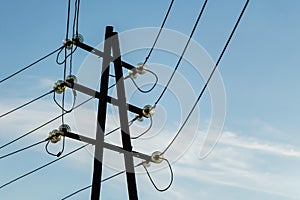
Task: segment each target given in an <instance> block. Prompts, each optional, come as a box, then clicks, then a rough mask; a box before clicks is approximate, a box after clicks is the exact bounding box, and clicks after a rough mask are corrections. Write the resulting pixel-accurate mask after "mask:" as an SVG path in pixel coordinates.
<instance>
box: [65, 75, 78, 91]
mask: <svg viewBox="0 0 300 200" xmlns="http://www.w3.org/2000/svg"><path fill="white" fill-rule="evenodd" d="M77 82H78V81H77V77H76V76H75V75H68V76H67V78H66V84H67V85H68V87H70V88H73V86H74V83H77Z"/></svg>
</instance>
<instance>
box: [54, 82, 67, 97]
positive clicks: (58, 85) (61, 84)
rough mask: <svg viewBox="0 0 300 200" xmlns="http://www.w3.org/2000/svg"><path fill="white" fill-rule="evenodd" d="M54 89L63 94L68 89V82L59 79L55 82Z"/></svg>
mask: <svg viewBox="0 0 300 200" xmlns="http://www.w3.org/2000/svg"><path fill="white" fill-rule="evenodd" d="M53 90H54V92H55V93H57V94H61V93H63V92H64V91H65V90H66V84H65V82H64V81H62V80H58V81H57V82H56V83H54V84H53Z"/></svg>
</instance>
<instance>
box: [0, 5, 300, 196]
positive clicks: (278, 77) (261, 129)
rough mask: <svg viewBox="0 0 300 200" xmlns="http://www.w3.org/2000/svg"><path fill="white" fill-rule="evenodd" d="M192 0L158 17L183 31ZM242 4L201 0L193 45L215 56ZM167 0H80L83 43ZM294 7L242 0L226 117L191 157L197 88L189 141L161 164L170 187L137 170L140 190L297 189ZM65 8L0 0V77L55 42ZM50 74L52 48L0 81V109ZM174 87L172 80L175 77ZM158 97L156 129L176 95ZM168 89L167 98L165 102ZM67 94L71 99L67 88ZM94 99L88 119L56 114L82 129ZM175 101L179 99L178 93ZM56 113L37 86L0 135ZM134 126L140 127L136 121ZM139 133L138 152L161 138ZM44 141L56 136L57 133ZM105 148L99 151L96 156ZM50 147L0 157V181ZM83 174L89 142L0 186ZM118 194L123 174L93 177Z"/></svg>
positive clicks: (237, 192) (29, 192)
mask: <svg viewBox="0 0 300 200" xmlns="http://www.w3.org/2000/svg"><path fill="white" fill-rule="evenodd" d="M202 3H203V1H189V2H186V1H175V3H174V7H173V8H172V11H171V13H170V16H169V18H168V20H167V23H166V26H165V27H166V28H168V29H173V30H175V31H178V32H181V33H183V34H186V35H189V33H190V31H191V28H192V26H193V24H194V21H195V19H196V17H197V14H198V12H199V10H200V8H201V6H202ZM243 4H244V1H241V0H228V1H222V0H210V1H209V2H208V4H207V8H206V10H205V12H204V15H203V18H202V20H201V21H200V23H199V26H198V28H197V30H196V32H195V35H194V37H193V39H194V40H195V41H196V42H198V43H199V44H201V45H202V46H203V48H204V49H205V50H206V51H207V52H208V54H209V55H210V56H211V58H212V60H214V61H216V59H217V58H218V55H219V54H220V52H221V49H222V48H223V45H224V44H225V41H226V39H227V37H228V35H229V32H230V31H231V29H232V27H233V25H234V22H235V20H236V19H237V16H238V15H239V12H240V10H241V8H242V6H243ZM168 5H169V1H164V2H162V1H130V2H127V1H116V0H111V1H99V0H90V1H88V2H87V1H81V10H80V21H79V32H80V33H81V34H82V35H84V38H85V42H86V43H88V44H90V45H92V46H96V45H98V44H99V43H100V42H102V40H103V38H104V36H103V33H104V27H105V26H106V25H113V26H114V27H115V29H116V30H117V31H118V32H124V31H127V30H130V29H133V28H144V27H158V26H160V24H161V21H162V19H163V17H164V15H165V12H166V9H167V7H168ZM299 8H300V2H299V1H297V0H287V1H283V0H276V1H271V0H252V1H250V4H249V7H248V9H247V11H246V13H245V15H244V17H243V19H242V21H241V23H240V26H239V27H238V29H237V32H236V33H235V35H234V37H233V39H232V42H231V43H230V46H229V48H228V50H227V52H226V54H225V55H224V58H223V59H222V61H221V63H220V65H219V72H220V74H221V76H222V80H223V83H224V87H225V92H226V119H225V124H224V128H223V132H222V136H221V138H220V140H219V142H218V144H217V145H216V147H215V148H214V150H213V151H212V153H211V154H210V155H209V156H208V157H206V158H205V159H200V158H199V151H200V146H201V144H202V143H203V135H204V133H205V131H206V128H207V122H208V121H209V118H210V116H211V105H210V96H209V93H208V92H206V93H205V96H204V97H203V99H202V100H201V102H200V104H199V108H200V115H201V117H200V122H199V124H198V128H197V130H196V131H197V132H198V135H197V137H196V138H195V141H194V142H193V144H192V145H191V147H190V148H189V150H187V151H186V152H185V153H184V155H183V156H182V157H181V158H180V159H179V160H177V161H176V162H174V163H173V165H172V166H173V169H174V176H175V179H174V183H173V185H172V187H171V188H170V189H169V190H168V191H166V192H164V193H159V192H157V191H156V190H155V189H154V188H153V186H152V185H151V183H150V181H149V180H148V178H147V176H146V175H145V174H139V175H138V176H137V182H138V192H139V196H140V199H153V198H158V199H171V198H173V199H209V200H210V199H212V200H214V199H221V198H223V199H245V200H248V199H249V200H250V199H264V200H265V199H272V200H274V199H275V200H276V199H278V200H279V199H280V200H281V199H287V200H289V199H299V196H300V192H299V189H298V186H299V185H300V182H299V177H300V173H299V170H298V166H299V164H300V142H299V141H300V137H299V134H298V130H299V128H300V127H299V115H298V113H299V111H300V106H299V103H298V102H299V100H300V94H299V92H298V86H299V85H300V79H299V78H298V75H299V72H300V71H299V67H298V66H299V64H300V63H299V60H298V54H299V52H300V39H299V35H300V26H299V25H300V23H299V20H298V19H299V17H300V16H299V15H300V12H299ZM66 11H67V1H58V0H55V1H43V2H42V1H37V0H35V1H34V0H28V1H16V0H10V1H7V0H6V1H2V5H1V7H0V26H1V37H0V43H1V47H0V53H1V61H0V69H1V73H0V79H1V78H2V77H5V76H6V75H8V74H11V73H12V72H15V71H17V70H18V69H20V68H21V67H23V66H25V65H27V64H29V63H31V62H32V61H34V60H36V59H37V58H39V57H41V56H43V55H45V54H47V53H48V52H50V51H52V50H54V49H56V48H57V47H59V46H60V45H61V44H62V40H63V39H64V36H65V26H66ZM121 44H122V41H121ZM146 52H147V51H141V52H134V53H133V54H132V55H128V57H126V58H127V60H126V61H127V62H129V63H133V64H135V63H137V62H140V61H143V59H144V57H145V54H146ZM87 55H88V54H87V53H85V52H84V51H81V50H80V51H77V52H76V54H75V57H74V71H75V72H78V70H79V69H80V66H81V64H82V63H83V62H84V59H85V58H86V56H87ZM177 59H178V57H176V56H174V55H168V54H166V53H164V52H160V51H154V52H153V55H152V57H151V58H150V61H149V62H151V63H161V64H164V65H168V66H170V67H171V68H172V67H174V65H175V64H176V62H177ZM183 64H184V63H183ZM185 64H186V63H185ZM182 67H183V65H182V66H180V68H179V72H180V73H181V74H182V75H183V76H185V75H187V74H185V71H184V69H183V68H182ZM61 78H62V67H61V66H58V65H57V64H56V63H55V56H52V57H50V58H49V59H47V60H46V61H43V62H41V63H40V64H38V65H37V66H35V67H33V68H31V69H29V70H27V71H25V72H24V73H22V74H19V75H18V76H16V77H15V78H13V79H11V80H9V81H7V82H5V83H1V84H0V91H1V94H2V95H1V98H0V111H1V113H4V112H5V111H8V110H10V109H11V108H13V107H14V106H16V105H20V104H22V103H24V102H26V101H28V100H31V99H33V98H35V97H37V96H39V95H41V94H43V93H45V92H47V91H49V90H51V88H52V84H53V83H54V82H55V81H56V80H58V79H61ZM186 78H187V79H188V77H186ZM197 81H199V82H197ZM203 82H204V80H198V79H197V80H195V79H191V86H192V88H193V89H194V91H195V92H196V94H197V93H198V92H199V91H200V89H201V87H202V85H203ZM128 84H129V83H128ZM178 89H179V90H180V89H181V88H180V86H178ZM156 93H158V92H157V91H156ZM156 93H155V94H156ZM154 96H155V95H154ZM139 98H140V99H137V100H136V102H141V101H142V100H143V99H144V98H145V101H146V102H147V103H152V99H151V98H153V96H152V97H151V96H150V97H149V96H145V97H143V98H142V96H140V97H139ZM164 98H165V99H163V100H162V106H164V108H165V109H166V112H165V114H166V113H167V114H166V116H167V117H166V118H167V119H168V122H169V124H170V125H166V127H165V130H164V131H165V134H166V135H167V136H170V135H172V134H174V132H175V131H176V130H173V129H172V125H174V124H179V123H180V121H178V120H180V119H179V118H178V117H176V113H175V114H174V113H172V112H171V110H168V109H170V108H172V106H174V105H176V104H175V103H174V102H173V101H171V100H172V95H171V94H170V93H167V95H166V96H165V97H164ZM153 99H155V98H153ZM169 99H171V100H170V102H173V103H174V105H173V104H168V102H169ZM67 100H68V101H70V98H68V99H67ZM95 105H96V102H94V103H91V104H90V105H89V107H86V108H84V109H82V110H80V111H81V112H83V113H82V116H84V118H86V119H89V121H87V122H76V121H75V120H74V118H73V116H68V117H66V121H68V123H69V124H71V125H72V130H75V131H78V130H81V131H83V132H85V131H86V132H93V129H94V126H93V124H94V123H93V122H94V118H95V116H94V114H95V113H94V112H95V110H94V108H95ZM184 108H186V109H189V108H190V107H189V106H188V105H185V104H184ZM59 113H60V110H59V108H57V106H56V105H55V104H54V102H53V100H52V96H48V97H45V98H43V99H42V100H41V101H38V102H36V103H35V104H32V105H30V106H28V107H26V109H23V110H21V111H18V112H16V113H14V114H12V115H9V116H7V117H5V118H2V119H0V124H1V125H0V126H1V129H0V134H1V136H0V144H3V143H5V142H7V141H10V140H12V139H14V138H15V137H17V136H19V135H21V134H23V133H25V132H27V131H29V130H31V129H33V128H35V127H37V126H38V125H40V124H41V123H43V122H45V121H47V120H49V119H50V118H51V117H54V116H56V115H58V114H59ZM168 113H169V114H168ZM170 113H171V114H170ZM174 116H175V117H174ZM155 117H156V119H155ZM159 119H160V118H159V115H154V122H157V123H159ZM155 120H156V121H155ZM81 123H82V124H81ZM144 123H145V124H143V125H146V122H144ZM59 125H60V123H59V121H56V122H54V123H53V124H51V125H49V126H47V127H45V128H43V129H41V130H40V131H38V132H36V133H34V134H32V135H31V136H30V137H26V138H25V139H24V140H22V141H19V142H18V143H16V144H14V145H12V146H10V147H7V148H6V149H2V150H0V155H3V154H5V153H8V152H10V151H12V150H15V149H18V148H21V147H23V146H26V145H29V144H32V143H33V142H36V141H39V140H41V139H43V138H45V137H47V133H48V132H49V131H51V130H52V129H54V128H57V127H58V126H59ZM193 125H194V124H189V126H188V127H187V129H186V131H188V130H193V129H194V128H195V127H194V126H193ZM114 126H115V124H108V127H109V128H113V127H114ZM138 128H140V127H136V129H138ZM175 128H176V127H175ZM154 129H155V127H154ZM138 130H139V129H138ZM93 133H94V132H93ZM152 133H155V132H152ZM91 135H92V134H91ZM113 137H114V136H113ZM116 138H118V137H116ZM116 138H112V140H113V139H116ZM170 138H171V137H170ZM143 142H145V143H146V144H147V147H145V149H143V150H145V151H149V152H152V151H154V150H157V149H156V148H157V147H159V146H160V145H163V146H165V145H166V144H167V143H168V141H166V140H165V138H164V137H163V135H161V137H159V136H158V137H157V140H155V142H156V143H147V141H141V142H140V143H138V144H137V146H142V145H143V144H144V143H143ZM79 145H81V144H80V143H77V142H73V141H70V140H67V147H66V151H71V150H72V149H74V148H75V147H77V146H79ZM152 145H153V146H152ZM152 147H153V148H152ZM53 148H54V149H55V148H59V144H58V145H57V146H53ZM90 150H91V149H90ZM109 156H110V154H108V156H107V157H109ZM53 159H54V158H53V157H51V156H49V155H47V154H46V152H45V150H44V146H43V145H41V146H37V147H35V148H32V149H30V150H27V151H25V152H22V153H20V154H18V155H14V156H11V157H9V158H6V159H2V160H0V162H1V164H0V169H1V171H2V173H1V175H0V184H1V185H2V184H4V183H6V182H7V181H9V180H11V179H13V178H15V177H17V176H19V175H22V174H23V173H26V172H27V171H29V170H31V169H34V168H36V167H38V166H40V165H42V164H44V163H46V162H49V161H51V160H53ZM120 163H121V162H120ZM139 171H142V170H140V169H139ZM113 173H115V171H114V170H111V169H109V168H106V169H105V170H104V175H103V177H107V176H109V175H111V174H113ZM91 175H92V157H91V156H90V154H89V152H88V151H82V152H79V153H78V154H74V155H72V156H70V157H68V158H66V159H64V160H62V161H60V162H58V163H56V164H54V165H53V166H51V167H48V168H46V169H44V170H41V171H39V172H38V173H35V174H33V175H30V176H28V177H26V178H24V179H22V180H20V181H17V182H15V183H14V184H11V185H9V186H7V187H5V188H3V189H0V197H1V199H21V198H22V199H29V198H30V199H51V200H52V199H60V198H62V197H63V196H65V195H68V194H69V193H72V192H73V191H75V190H77V189H79V188H81V187H84V186H86V185H89V184H90V183H91ZM153 176H154V178H155V180H156V181H157V183H158V185H159V186H161V187H163V186H164V185H165V184H167V183H168V178H169V177H168V170H167V169H166V168H165V169H163V170H160V171H158V172H156V173H153ZM89 194H90V191H89V190H87V191H85V192H82V193H81V194H79V195H78V196H76V197H74V198H73V199H88V198H89ZM126 195H127V193H126V185H125V178H124V176H120V177H117V178H115V179H112V180H110V181H108V182H106V183H104V184H103V190H102V196H103V199H126Z"/></svg>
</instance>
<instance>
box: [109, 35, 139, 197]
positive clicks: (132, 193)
mask: <svg viewBox="0 0 300 200" xmlns="http://www.w3.org/2000/svg"><path fill="white" fill-rule="evenodd" d="M113 35H114V36H113V40H112V51H113V59H114V61H113V62H114V69H115V75H116V83H117V86H116V87H117V96H118V98H117V100H118V106H119V118H120V125H121V136H122V144H123V149H124V150H126V151H128V152H131V153H127V154H124V161H125V169H126V178H127V188H128V195H129V199H130V200H137V199H138V195H137V188H136V180H135V172H134V162H133V155H132V146H131V140H130V131H129V125H128V114H127V108H126V95H125V86H124V77H123V70H122V60H121V53H120V46H119V38H118V34H117V33H115V32H114V33H113Z"/></svg>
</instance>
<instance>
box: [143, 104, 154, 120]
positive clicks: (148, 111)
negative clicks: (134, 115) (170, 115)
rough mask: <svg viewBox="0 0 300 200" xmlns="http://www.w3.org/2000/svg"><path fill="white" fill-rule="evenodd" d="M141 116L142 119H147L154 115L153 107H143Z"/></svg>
mask: <svg viewBox="0 0 300 200" xmlns="http://www.w3.org/2000/svg"><path fill="white" fill-rule="evenodd" d="M143 115H144V117H147V118H149V117H151V116H153V115H154V107H153V106H151V105H146V106H144V108H143Z"/></svg>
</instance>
